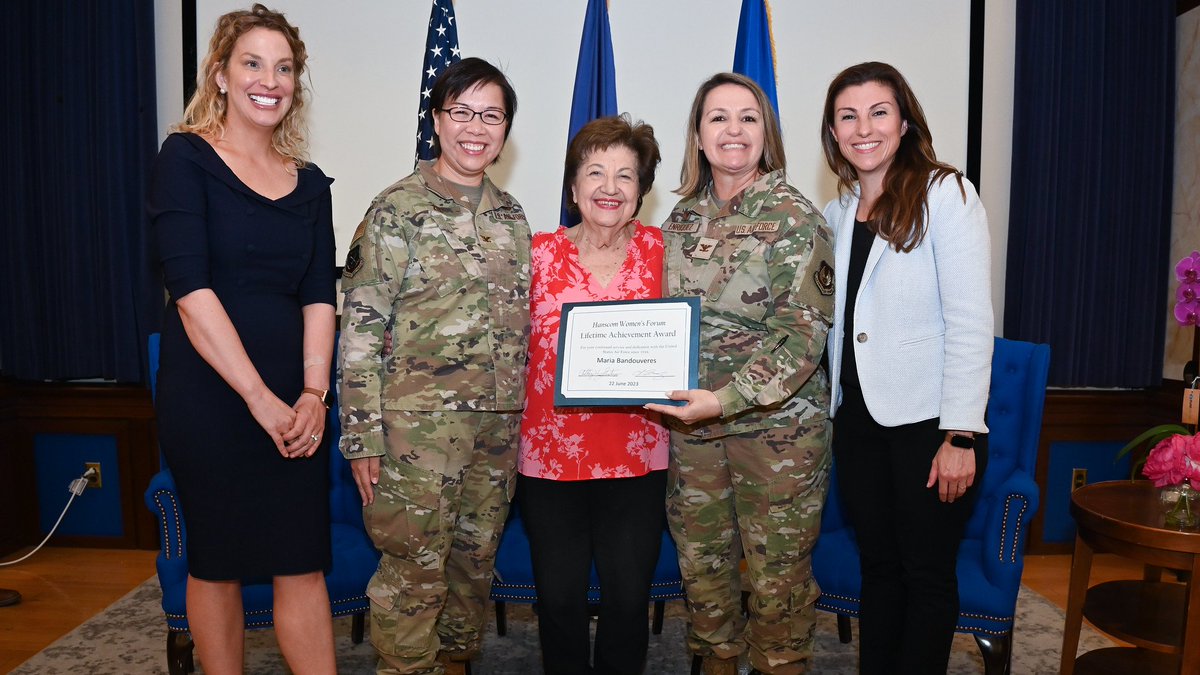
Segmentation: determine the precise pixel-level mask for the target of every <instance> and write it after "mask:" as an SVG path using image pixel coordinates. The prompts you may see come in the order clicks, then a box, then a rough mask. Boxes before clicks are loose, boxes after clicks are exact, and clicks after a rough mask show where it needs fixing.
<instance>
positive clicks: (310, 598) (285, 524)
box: [148, 5, 336, 673]
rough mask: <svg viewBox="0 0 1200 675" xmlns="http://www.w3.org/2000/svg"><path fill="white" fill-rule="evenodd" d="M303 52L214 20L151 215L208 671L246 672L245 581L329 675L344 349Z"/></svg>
mask: <svg viewBox="0 0 1200 675" xmlns="http://www.w3.org/2000/svg"><path fill="white" fill-rule="evenodd" d="M306 58H307V52H306V50H305V46H304V42H302V41H301V40H300V34H299V31H298V30H297V29H296V28H295V27H294V26H292V25H291V24H289V23H288V22H287V20H286V19H285V18H284V16H283V15H282V14H278V13H276V12H272V11H270V10H268V9H267V8H265V7H263V6H262V5H255V6H254V7H253V8H252V9H251V10H249V11H237V12H231V13H229V14H226V15H224V16H222V17H221V18H220V19H219V20H218V22H217V28H216V32H215V34H214V35H213V36H212V40H211V42H210V44H209V54H208V55H207V56H206V57H205V59H204V63H203V65H202V67H201V71H200V72H201V75H200V77H199V78H198V80H199V81H198V82H197V90H196V94H195V96H193V97H192V100H191V102H190V103H189V104H188V108H187V110H186V111H185V113H184V121H183V123H182V124H180V125H178V126H177V127H176V131H177V133H175V134H172V135H171V136H170V137H168V138H167V140H166V141H165V142H164V143H163V147H162V151H161V152H160V153H159V156H158V160H157V162H156V163H155V166H154V173H153V178H152V185H151V189H150V195H149V203H148V210H149V212H150V216H151V218H152V221H153V226H154V230H155V235H156V238H157V242H158V248H159V255H160V258H161V261H162V266H163V274H164V279H165V281H166V286H167V290H168V292H169V294H170V301H169V304H168V307H167V316H166V318H165V319H164V326H163V337H162V356H161V366H160V371H159V387H158V398H157V401H156V407H157V412H158V421H159V431H160V439H161V442H162V447H163V452H164V453H165V455H166V458H167V464H168V466H170V468H171V470H172V472H173V473H174V476H175V481H176V484H177V486H178V489H179V497H180V501H181V506H182V509H183V515H184V518H185V519H186V522H187V530H188V536H187V547H188V550H187V553H188V572H189V576H188V585H187V614H188V623H189V626H190V627H191V633H192V637H193V639H194V640H195V643H196V649H197V651H198V653H199V657H200V660H201V661H202V662H203V664H204V670H205V672H207V673H240V672H241V671H242V659H243V647H242V638H243V633H244V628H243V625H242V624H243V619H242V596H241V583H242V582H243V581H244V580H251V579H252V580H265V579H272V581H273V585H274V598H275V607H274V619H275V632H276V636H277V638H278V640H279V646H280V649H281V651H282V652H283V656H284V658H285V659H286V660H287V663H288V666H289V667H290V668H291V671H292V672H294V673H333V672H335V670H336V667H335V660H334V651H333V629H332V624H331V619H330V612H329V597H328V595H327V592H326V588H325V579H324V574H323V572H324V571H325V570H327V569H328V567H329V566H330V543H329V499H328V464H327V461H328V459H327V458H326V457H325V456H324V455H323V452H326V451H327V450H325V451H322V452H320V453H318V450H319V449H320V448H321V446H322V444H323V441H324V432H325V416H326V405H325V404H326V397H327V394H326V391H327V390H328V389H329V372H330V359H331V357H332V350H333V331H334V328H333V317H334V308H333V302H334V278H335V277H334V257H333V224H332V215H331V207H330V192H329V184H330V183H331V182H332V181H331V180H330V179H329V178H327V177H326V176H325V175H324V174H323V173H321V170H320V169H318V168H317V167H316V166H314V165H312V164H309V163H307V162H306V161H305V140H304V124H303V106H304V90H303V87H302V86H301V82H300V76H301V74H303V72H304V65H305V60H306Z"/></svg>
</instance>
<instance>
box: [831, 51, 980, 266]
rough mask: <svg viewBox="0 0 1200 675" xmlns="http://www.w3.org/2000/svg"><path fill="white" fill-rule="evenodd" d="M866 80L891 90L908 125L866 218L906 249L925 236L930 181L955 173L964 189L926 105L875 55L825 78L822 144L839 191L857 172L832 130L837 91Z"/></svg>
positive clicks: (849, 188)
mask: <svg viewBox="0 0 1200 675" xmlns="http://www.w3.org/2000/svg"><path fill="white" fill-rule="evenodd" d="M868 82H875V83H878V84H880V85H882V86H884V87H887V88H888V89H890V90H891V91H892V95H893V96H894V97H895V99H896V107H897V108H898V109H899V113H900V119H901V120H902V121H903V122H907V123H908V131H907V132H905V134H904V135H903V136H901V137H900V147H898V148H897V149H896V156H895V158H894V159H893V160H892V164H891V166H889V167H888V169H887V174H886V175H885V176H884V178H883V194H881V195H880V196H879V198H878V199H877V200H876V201H875V204H874V206H872V207H871V216H870V218H871V220H870V221H869V224H870V227H871V230H872V231H873V232H875V233H876V234H878V235H879V236H881V237H883V238H884V239H886V240H887V241H888V243H890V244H891V245H892V246H894V247H895V248H896V250H897V251H899V252H903V253H907V252H908V251H911V250H912V249H913V248H915V247H916V246H917V245H918V244H920V243H921V241H922V240H923V239H924V238H925V229H926V228H925V215H926V212H927V211H928V210H929V186H930V184H932V183H933V182H934V181H939V182H940V181H942V180H945V179H946V177H947V176H954V177H955V179H956V180H957V181H958V189H959V191H960V192H962V195H963V201H964V202H965V201H966V198H967V193H966V189H965V188H964V187H963V184H962V173H961V172H960V171H959V170H958V169H956V168H954V167H953V166H951V165H949V164H946V163H944V162H939V161H938V159H937V154H936V153H934V151H933V135H932V134H931V133H930V131H929V123H928V122H927V121H926V120H925V111H924V110H922V109H921V103H920V102H919V101H917V95H916V94H914V93H913V90H912V87H910V86H909V85H908V81H907V80H905V79H904V76H903V75H901V74H900V71H898V70H896V69H895V68H893V67H892V66H890V65H888V64H886V63H879V62H877V61H870V62H867V63H860V64H858V65H856V66H850V67H849V68H847V69H845V70H843V71H842V72H840V73H838V75H837V77H834V78H833V81H832V82H830V83H829V92H828V93H827V94H826V96H825V112H824V114H823V116H822V118H821V147H822V149H824V151H825V161H826V162H827V163H828V164H829V168H830V169H831V170H832V171H833V172H834V173H835V174H837V177H838V191H839V192H841V193H842V194H846V193H848V192H853V191H854V184H855V183H856V182H857V181H858V172H857V171H856V170H855V168H854V165H853V164H851V163H850V161H849V160H847V159H846V158H845V157H843V156H842V151H841V150H840V149H839V148H838V142H837V138H836V137H835V136H834V133H833V124H834V115H835V111H834V105H835V102H836V100H837V97H838V95H840V94H841V93H842V92H843V91H845V90H846V89H847V88H849V87H855V86H859V85H863V84H867V83H868Z"/></svg>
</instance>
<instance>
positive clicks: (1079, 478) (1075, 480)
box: [1071, 469, 1087, 492]
mask: <svg viewBox="0 0 1200 675" xmlns="http://www.w3.org/2000/svg"><path fill="white" fill-rule="evenodd" d="M1084 485H1087V469H1072V470H1071V492H1074V491H1076V490H1078V489H1079V488H1081V487H1083V486H1084Z"/></svg>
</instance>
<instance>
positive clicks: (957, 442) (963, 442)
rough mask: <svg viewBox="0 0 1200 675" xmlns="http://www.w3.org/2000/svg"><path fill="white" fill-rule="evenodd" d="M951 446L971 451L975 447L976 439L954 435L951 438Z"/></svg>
mask: <svg viewBox="0 0 1200 675" xmlns="http://www.w3.org/2000/svg"><path fill="white" fill-rule="evenodd" d="M950 445H953V446H954V447H956V448H967V449H970V448H973V447H975V439H974V438H972V437H971V436H959V435H958V434H953V435H951V436H950Z"/></svg>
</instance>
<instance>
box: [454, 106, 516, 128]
mask: <svg viewBox="0 0 1200 675" xmlns="http://www.w3.org/2000/svg"><path fill="white" fill-rule="evenodd" d="M438 110H440V111H442V112H444V113H446V114H447V115H449V116H450V119H452V120H454V121H455V122H462V123H464V124H465V123H467V122H470V121H471V120H473V119H475V116H476V115H479V119H481V120H483V123H484V124H488V125H491V126H496V125H497V124H504V120H506V119H508V115H507V114H505V113H504V111H503V110H496V109H494V108H488V109H487V110H481V111H476V110H471V109H470V108H467V107H465V106H454V107H453V108H438Z"/></svg>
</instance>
